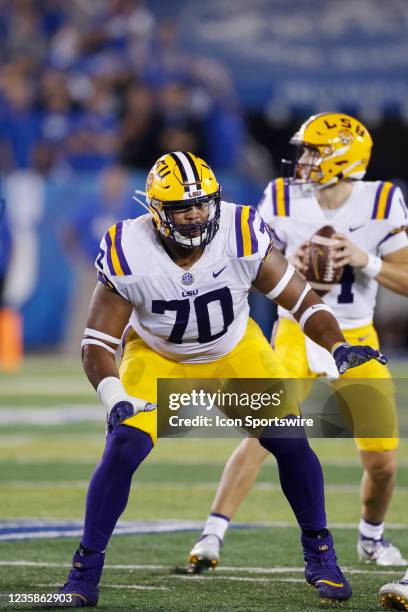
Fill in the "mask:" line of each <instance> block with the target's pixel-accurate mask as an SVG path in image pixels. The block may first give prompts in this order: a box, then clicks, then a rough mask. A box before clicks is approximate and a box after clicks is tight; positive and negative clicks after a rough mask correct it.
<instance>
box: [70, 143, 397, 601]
mask: <svg viewBox="0 0 408 612" xmlns="http://www.w3.org/2000/svg"><path fill="white" fill-rule="evenodd" d="M220 191H221V189H220V185H219V184H218V182H217V179H216V177H215V176H214V174H213V172H212V170H211V169H210V167H209V166H208V165H207V164H206V163H205V162H204V161H203V160H202V159H199V158H198V157H196V156H194V155H192V154H190V153H184V152H180V151H177V152H174V153H170V154H166V155H163V156H162V157H160V159H159V160H158V161H157V162H156V163H155V164H154V166H153V168H152V170H151V171H150V173H149V174H148V177H147V182H146V194H145V195H146V206H147V208H148V210H149V213H148V214H146V215H144V216H142V217H139V218H137V219H133V220H126V221H122V222H120V223H117V224H116V225H114V226H113V227H111V228H110V229H109V231H108V232H107V233H106V235H105V236H104V238H103V239H102V242H101V247H100V252H99V255H98V257H97V259H96V267H97V270H98V283H97V286H96V289H95V292H94V294H93V297H92V300H91V304H90V312H89V318H88V322H87V327H86V329H85V334H84V339H83V341H82V350H83V364H84V369H85V372H86V374H87V376H88V378H89V380H90V382H91V383H92V385H93V386H94V388H95V389H96V391H97V394H98V396H99V398H100V400H101V402H102V404H103V405H104V406H105V408H106V409H107V411H108V422H107V425H108V427H107V437H106V446H105V450H104V453H103V456H102V458H101V461H100V463H99V465H98V466H97V468H96V471H95V472H94V474H93V476H92V479H91V481H90V485H89V489H88V493H87V500H86V514H85V523H84V532H83V536H82V539H81V543H80V545H79V548H78V550H77V551H76V552H75V554H74V557H73V566H72V570H71V572H70V574H69V576H68V580H67V582H66V584H65V585H64V586H63V587H62V590H63V592H65V593H69V594H72V596H73V600H74V604H75V606H77V607H82V606H93V605H96V603H97V600H98V584H99V581H100V577H101V574H102V569H103V564H104V557H105V550H106V548H107V546H108V542H109V540H110V537H111V535H112V532H113V530H114V527H115V525H116V522H117V520H118V519H119V517H120V515H121V514H122V512H123V511H124V509H125V507H126V504H127V501H128V495H129V490H130V485H131V480H132V477H133V474H134V472H135V471H136V469H137V468H138V466H139V465H140V464H141V462H142V461H143V460H144V459H145V458H146V457H147V455H148V454H149V453H150V451H151V450H152V447H153V445H154V443H155V442H156V438H157V410H156V402H157V389H156V387H157V379H158V378H173V377H174V378H186V379H189V378H210V379H211V378H228V379H231V378H248V377H249V378H285V376H286V370H285V368H284V367H283V366H282V364H281V358H280V357H278V355H277V354H276V353H275V352H274V351H273V349H272V348H271V347H270V345H269V343H268V342H267V340H266V339H265V338H264V336H263V335H262V333H261V331H260V329H259V328H258V327H257V325H256V324H255V323H254V321H252V320H251V319H249V316H248V312H249V307H248V301H247V295H248V291H249V290H250V288H251V287H252V286H254V287H256V288H257V289H258V290H260V291H261V292H262V293H264V294H265V295H266V296H267V297H268V298H270V299H271V300H275V301H276V302H277V303H278V304H279V305H280V306H282V308H285V309H287V310H288V311H291V312H292V314H293V316H294V318H295V320H296V321H297V323H296V324H299V325H300V327H301V329H302V330H304V332H305V333H306V334H307V335H308V336H309V337H310V338H311V339H312V340H313V341H314V342H316V343H318V344H319V345H320V346H322V347H324V349H325V350H326V351H328V352H329V353H331V354H332V355H333V358H334V360H335V363H336V364H337V366H338V367H339V368H341V369H348V368H350V367H354V366H357V365H359V364H361V363H365V362H368V361H370V360H372V359H374V360H376V361H379V362H382V363H385V362H386V361H387V360H386V358H385V357H384V356H383V355H381V354H380V353H379V352H378V351H377V350H376V349H373V348H371V347H370V346H352V345H351V344H349V343H348V342H347V341H346V340H345V338H344V336H343V333H342V332H341V330H340V328H339V325H338V323H337V321H336V319H335V318H334V316H333V314H332V313H331V310H330V307H329V306H327V305H326V304H323V302H322V300H321V299H320V298H319V296H318V295H317V294H316V293H315V292H314V291H313V290H311V288H310V286H309V285H308V284H307V283H305V281H304V279H303V278H302V277H301V276H300V275H299V274H298V273H297V272H296V271H295V269H294V268H293V266H292V265H291V264H289V263H288V261H287V260H286V259H285V257H284V256H283V255H282V254H281V253H280V252H279V251H278V250H276V249H275V248H274V247H273V245H272V241H271V236H270V232H269V230H268V228H267V226H266V224H265V223H264V222H263V221H262V219H261V217H260V216H259V214H258V213H257V212H256V211H255V210H254V209H252V208H251V207H249V206H236V205H234V204H230V203H227V202H223V201H221V195H220ZM121 342H122V346H123V356H122V360H121V363H120V367H119V370H118V369H117V366H116V361H115V351H116V348H117V347H118V345H119V344H120V343H121ZM285 410H286V413H285V414H287V415H291V414H292V415H293V414H296V412H297V405H289V404H288V405H286V406H285ZM267 433H268V435H266V434H265V435H264V433H263V432H262V433H261V434H260V438H259V442H260V445H261V446H262V448H264V449H266V450H267V452H270V453H272V454H273V455H274V456H275V458H276V460H277V462H278V465H279V470H280V475H281V484H282V488H283V491H284V493H285V495H286V497H287V499H288V500H289V503H290V505H291V507H292V509H293V512H294V514H295V516H296V519H297V521H298V524H299V526H300V528H301V532H302V536H301V538H302V546H303V551H304V557H305V560H306V568H305V572H306V579H307V581H308V582H309V583H310V584H312V585H313V586H315V587H316V589H317V591H318V593H319V595H320V597H322V598H325V599H333V600H345V599H348V598H349V597H350V596H351V588H350V585H349V583H348V582H347V580H346V578H345V577H344V576H343V574H342V572H341V570H340V568H339V567H338V565H337V561H336V555H335V552H334V547H333V540H332V537H331V535H330V532H329V531H328V530H327V527H326V516H325V507H324V491H323V476H322V470H321V466H320V463H319V461H318V459H317V457H316V455H315V453H314V452H313V450H312V449H311V447H310V446H309V444H308V441H307V438H306V436H305V435H299V436H298V437H292V438H289V439H284V438H282V437H280V436H279V437H278V436H271V435H270V430H269V431H268V432H267ZM257 444H258V442H257Z"/></svg>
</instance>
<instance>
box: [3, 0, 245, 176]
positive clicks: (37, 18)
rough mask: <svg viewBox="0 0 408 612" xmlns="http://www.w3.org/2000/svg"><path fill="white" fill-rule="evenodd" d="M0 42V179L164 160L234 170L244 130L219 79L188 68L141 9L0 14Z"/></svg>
mask: <svg viewBox="0 0 408 612" xmlns="http://www.w3.org/2000/svg"><path fill="white" fill-rule="evenodd" d="M0 6H1V5H0ZM0 36H1V38H2V40H3V41H5V44H3V45H2V52H1V54H2V57H1V61H2V71H1V80H0V96H1V105H2V114H1V120H0V142H1V156H0V162H1V167H2V168H3V171H4V170H6V171H7V170H11V169H13V168H27V167H30V168H33V169H35V170H37V171H38V172H40V173H41V174H43V175H48V174H50V173H54V172H63V171H73V172H86V171H98V170H101V169H102V168H103V167H105V166H106V165H108V164H111V163H112V162H114V161H118V162H120V163H122V164H123V165H124V166H126V167H128V168H145V169H148V168H149V167H151V165H152V164H153V162H154V161H155V159H156V158H157V157H158V156H159V155H160V154H161V152H162V151H163V150H191V151H194V152H198V151H200V152H201V153H202V155H203V156H205V157H206V158H207V159H208V160H209V161H210V163H211V164H213V165H214V166H216V167H219V168H236V167H237V164H238V160H239V158H240V157H241V156H242V154H243V149H242V147H243V141H244V137H245V131H246V130H245V124H244V121H243V117H242V113H241V110H240V107H239V103H238V99H237V96H236V94H235V93H234V88H233V84H232V81H231V78H230V77H229V75H228V72H227V71H226V69H225V67H223V66H222V65H220V64H216V63H215V62H214V61H211V62H210V61H206V60H205V59H203V58H200V57H191V56H189V55H188V52H187V51H186V50H183V49H182V48H181V47H180V39H179V33H178V27H177V24H176V23H174V22H171V21H168V20H166V21H164V22H161V23H160V22H157V20H156V18H155V16H154V15H153V13H152V12H151V11H150V10H149V9H148V7H147V6H146V4H145V3H144V2H143V1H138V0H113V1H112V0H109V1H105V0H98V2H89V1H88V2H76V1H64V0H62V1H61V0H59V1H58V0H44V1H41V2H35V0H15V1H13V2H3V3H2V8H0Z"/></svg>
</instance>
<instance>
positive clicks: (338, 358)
mask: <svg viewBox="0 0 408 612" xmlns="http://www.w3.org/2000/svg"><path fill="white" fill-rule="evenodd" d="M333 358H334V361H335V362H336V366H337V369H338V371H339V372H340V374H344V372H345V371H346V370H348V369H349V368H355V367H357V366H359V365H361V364H363V363H366V362H367V361H370V360H371V359H376V361H379V362H380V363H381V364H382V365H385V364H387V363H388V359H387V357H386V356H385V355H383V354H382V353H380V352H379V351H376V350H375V349H373V348H372V347H371V346H353V345H351V344H349V343H348V342H345V343H344V344H340V346H338V347H337V348H336V349H335V350H334V351H333Z"/></svg>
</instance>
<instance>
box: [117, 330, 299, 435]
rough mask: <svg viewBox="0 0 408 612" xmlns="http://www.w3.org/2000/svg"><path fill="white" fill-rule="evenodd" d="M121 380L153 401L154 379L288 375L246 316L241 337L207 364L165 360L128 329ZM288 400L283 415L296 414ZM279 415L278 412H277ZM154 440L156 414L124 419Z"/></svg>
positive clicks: (128, 387) (259, 332) (126, 385)
mask: <svg viewBox="0 0 408 612" xmlns="http://www.w3.org/2000/svg"><path fill="white" fill-rule="evenodd" d="M119 373H120V378H121V381H122V383H123V385H124V387H125V389H126V391H127V393H129V394H130V395H134V396H136V397H141V398H143V399H144V400H146V401H148V402H154V403H156V401H157V379H158V378H184V379H189V378H196V379H197V378H212V379H231V378H266V379H270V378H283V379H284V378H288V377H289V376H288V373H287V371H286V368H285V367H284V366H283V365H282V361H281V359H280V358H279V357H278V356H277V354H276V353H275V351H274V350H273V349H272V348H271V346H270V344H269V342H268V341H267V340H266V338H265V336H264V335H263V334H262V331H261V330H260V328H259V327H258V325H257V324H256V323H255V321H253V320H252V319H249V321H248V326H247V329H246V332H245V334H244V336H243V338H242V340H241V341H240V342H239V343H238V344H237V346H236V347H235V348H234V349H233V350H232V351H231V352H230V353H228V354H227V355H225V356H224V357H222V358H221V359H217V360H216V361H211V362H207V363H195V364H186V363H177V362H176V361H172V360H171V359H167V358H166V357H163V356H162V355H159V353H156V352H155V351H153V350H152V349H151V348H149V347H148V346H147V345H146V344H145V342H143V340H142V339H141V338H140V337H139V336H138V335H137V334H136V332H134V331H131V332H130V334H129V335H128V337H127V338H126V344H125V350H124V354H123V358H122V361H121V364H120V368H119ZM289 403H290V402H289V401H288V403H287V404H285V406H282V409H283V410H284V412H282V413H281V415H280V416H285V415H286V414H289V413H291V414H298V412H299V411H298V406H297V404H296V402H293V403H291V405H288V404H289ZM277 416H279V415H277ZM124 423H125V424H126V425H130V426H132V427H136V428H137V429H141V430H142V431H144V432H146V433H148V434H149V435H150V437H151V438H152V440H153V443H155V442H156V439H157V414H156V411H153V412H141V413H139V414H137V415H135V416H133V417H131V418H130V419H126V421H124Z"/></svg>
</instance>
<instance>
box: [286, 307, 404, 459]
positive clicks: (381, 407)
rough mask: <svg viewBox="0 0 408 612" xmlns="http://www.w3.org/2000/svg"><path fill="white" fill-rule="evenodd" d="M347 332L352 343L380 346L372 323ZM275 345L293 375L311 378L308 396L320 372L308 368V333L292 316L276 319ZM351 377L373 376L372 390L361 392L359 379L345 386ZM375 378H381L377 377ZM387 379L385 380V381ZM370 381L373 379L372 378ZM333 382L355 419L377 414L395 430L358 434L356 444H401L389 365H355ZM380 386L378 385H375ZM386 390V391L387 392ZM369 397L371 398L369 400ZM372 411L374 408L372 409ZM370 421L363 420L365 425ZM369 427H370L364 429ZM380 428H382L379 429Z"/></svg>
mask: <svg viewBox="0 0 408 612" xmlns="http://www.w3.org/2000/svg"><path fill="white" fill-rule="evenodd" d="M342 331H343V333H344V336H345V338H346V340H347V342H349V343H350V344H355V345H358V344H359V345H364V344H368V345H370V346H372V347H373V348H375V349H377V350H378V349H379V342H378V336H377V333H376V331H375V328H374V326H373V325H372V324H370V325H365V326H363V327H358V328H355V329H344V330H342ZM274 348H275V350H276V353H277V355H278V357H280V360H281V361H282V363H283V364H284V365H285V367H286V369H287V370H288V373H289V376H291V377H293V378H299V379H306V378H310V379H312V380H310V382H309V381H307V382H306V381H304V388H303V389H302V392H301V396H302V397H303V399H304V398H306V397H307V395H308V393H309V391H310V389H311V385H312V384H313V379H316V377H317V375H316V374H315V373H314V372H311V371H310V370H309V365H308V362H307V357H306V346H305V336H304V334H303V332H302V331H301V329H300V327H299V325H298V324H297V323H296V322H294V321H290V320H289V319H283V318H282V319H280V320H279V322H278V323H277V331H276V335H275V338H274ZM351 379H373V393H372V395H371V394H370V393H367V392H366V391H364V392H362V393H360V392H359V386H358V383H355V385H353V384H351V385H349V386H348V387H347V386H346V380H351ZM374 379H382V380H377V381H375V380H374ZM384 379H386V381H384ZM370 383H371V381H370ZM333 386H334V387H335V388H337V390H338V394H339V395H340V396H343V397H344V402H345V404H346V405H347V408H348V410H349V412H350V415H351V417H353V408H354V416H356V413H357V412H358V414H359V416H356V421H358V419H359V418H360V419H361V415H362V413H363V412H364V418H370V415H371V418H372V419H375V418H378V419H379V420H378V423H381V424H383V425H384V430H383V431H387V432H388V431H392V432H393V436H395V437H391V438H385V437H384V438H368V437H367V438H363V437H361V438H359V437H356V444H357V446H358V448H359V449H361V450H365V451H387V450H392V449H395V448H396V447H397V446H398V437H397V436H398V424H397V423H398V421H397V411H396V405H395V398H394V385H393V383H392V379H391V374H390V371H389V369H388V368H387V367H386V366H383V365H381V364H380V363H379V362H378V361H374V360H371V361H369V362H367V363H364V364H363V365H361V366H358V367H356V368H351V369H350V370H347V372H345V373H344V374H343V375H342V376H341V379H339V380H338V381H333ZM376 386H377V389H376ZM384 391H385V395H384ZM370 399H371V400H372V401H370ZM363 401H364V402H365V403H366V404H369V405H364V411H362V410H361V407H362V402H363ZM370 411H371V412H370ZM365 425H367V423H365V424H364V423H363V424H362V429H363V430H364V426H365ZM365 431H367V429H365ZM379 431H381V429H379Z"/></svg>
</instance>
